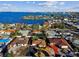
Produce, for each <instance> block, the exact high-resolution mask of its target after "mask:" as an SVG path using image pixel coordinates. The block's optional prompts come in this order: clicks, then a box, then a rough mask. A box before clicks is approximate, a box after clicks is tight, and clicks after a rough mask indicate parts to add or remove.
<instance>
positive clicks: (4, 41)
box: [0, 39, 10, 43]
mask: <svg viewBox="0 0 79 59" xmlns="http://www.w3.org/2000/svg"><path fill="white" fill-rule="evenodd" d="M9 40H10V39H0V42H2V43H6V42H9Z"/></svg>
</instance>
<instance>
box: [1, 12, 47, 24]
mask: <svg viewBox="0 0 79 59" xmlns="http://www.w3.org/2000/svg"><path fill="white" fill-rule="evenodd" d="M27 15H34V16H35V15H47V14H46V13H33V12H0V23H27V24H33V23H37V24H42V23H43V22H44V20H43V19H40V20H35V21H34V20H31V19H30V20H23V16H27Z"/></svg>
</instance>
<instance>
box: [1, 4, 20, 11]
mask: <svg viewBox="0 0 79 59" xmlns="http://www.w3.org/2000/svg"><path fill="white" fill-rule="evenodd" d="M12 11H18V8H17V7H16V6H15V5H13V4H9V3H3V4H0V12H12Z"/></svg>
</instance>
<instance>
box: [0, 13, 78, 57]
mask: <svg viewBox="0 0 79 59" xmlns="http://www.w3.org/2000/svg"><path fill="white" fill-rule="evenodd" d="M71 15H72V14H71ZM50 17H51V18H49V19H48V20H46V21H44V23H42V24H35V23H33V24H24V23H15V24H4V23H0V56H3V57H18V56H20V57H21V56H22V57H25V56H29V57H30V56H31V57H45V56H46V57H75V56H76V57H78V56H79V28H78V27H76V26H74V24H75V23H74V22H73V21H70V20H71V18H68V17H67V18H66V17H62V16H52V15H51V16H50ZM73 19H76V18H75V17H74V18H73ZM34 21H35V20H34ZM70 23H73V24H70Z"/></svg>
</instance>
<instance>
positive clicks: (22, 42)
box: [8, 37, 29, 56]
mask: <svg viewBox="0 0 79 59" xmlns="http://www.w3.org/2000/svg"><path fill="white" fill-rule="evenodd" d="M28 40H29V39H28V38H26V37H17V38H14V39H13V41H12V42H11V43H10V44H9V45H8V53H11V52H12V55H13V56H22V55H23V54H24V53H25V51H26V48H27V45H28Z"/></svg>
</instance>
